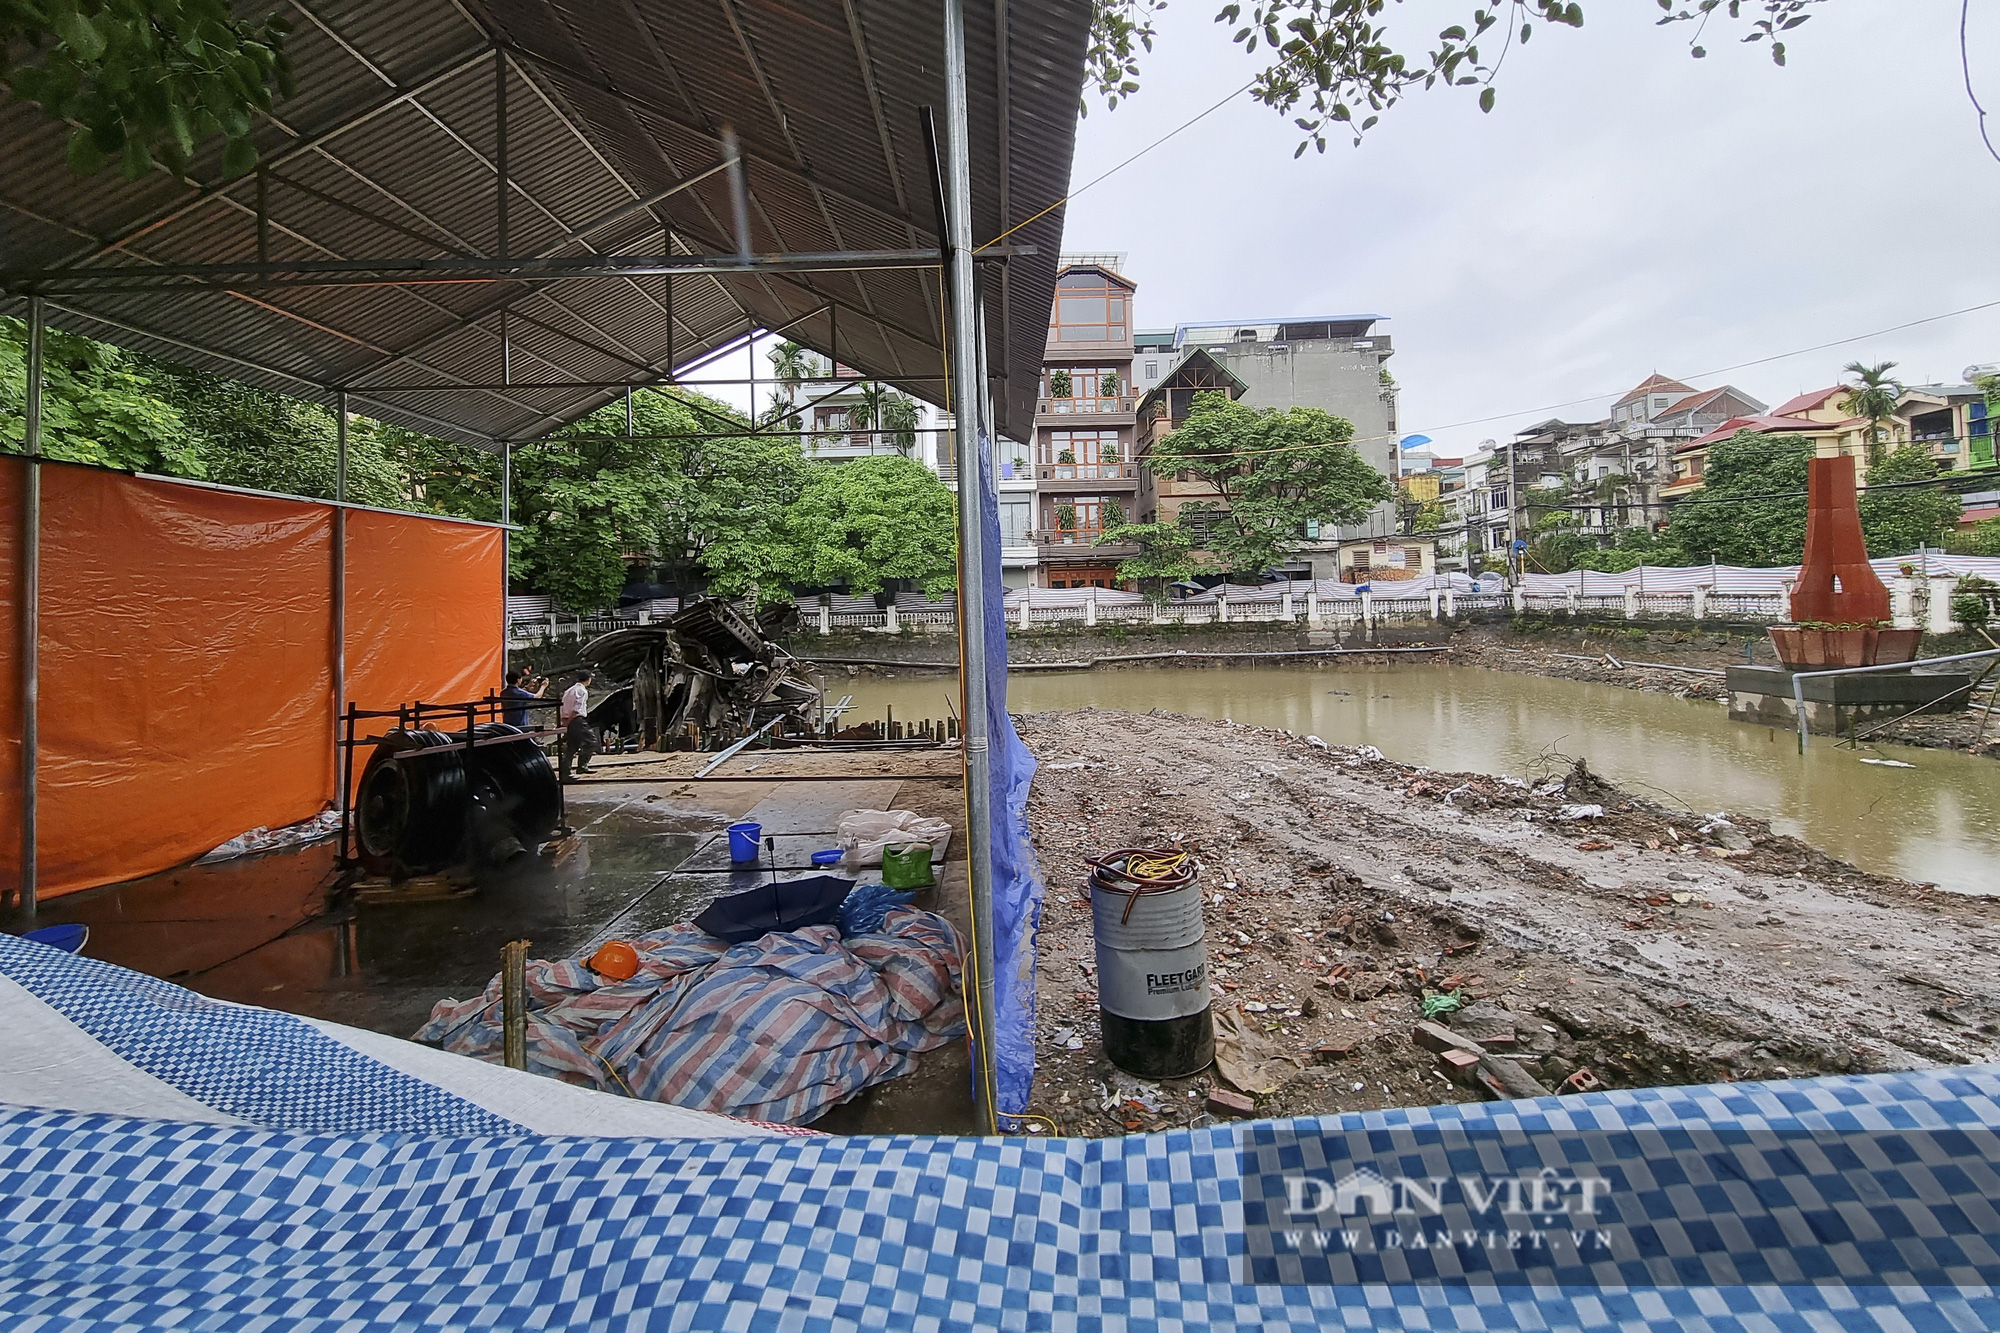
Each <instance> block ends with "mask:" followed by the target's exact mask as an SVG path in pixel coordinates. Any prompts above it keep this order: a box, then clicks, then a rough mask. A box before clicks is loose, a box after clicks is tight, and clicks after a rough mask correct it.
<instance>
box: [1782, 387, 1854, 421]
mask: <svg viewBox="0 0 2000 1333" xmlns="http://www.w3.org/2000/svg"><path fill="white" fill-rule="evenodd" d="M1846 392H1847V386H1846V385H1844V384H1836V385H1834V386H1833V387H1832V388H1831V389H1815V390H1813V391H1812V392H1811V393H1802V394H1800V395H1799V396H1798V397H1796V398H1793V399H1790V400H1788V401H1786V402H1782V403H1779V404H1778V405H1777V406H1776V407H1774V408H1772V409H1771V415H1772V416H1774V417H1789V416H1796V415H1797V414H1798V413H1800V412H1810V411H1812V410H1813V409H1814V408H1817V407H1821V406H1823V405H1824V404H1825V403H1826V400H1827V399H1829V398H1832V397H1833V396H1834V395H1836V394H1842V393H1846Z"/></svg>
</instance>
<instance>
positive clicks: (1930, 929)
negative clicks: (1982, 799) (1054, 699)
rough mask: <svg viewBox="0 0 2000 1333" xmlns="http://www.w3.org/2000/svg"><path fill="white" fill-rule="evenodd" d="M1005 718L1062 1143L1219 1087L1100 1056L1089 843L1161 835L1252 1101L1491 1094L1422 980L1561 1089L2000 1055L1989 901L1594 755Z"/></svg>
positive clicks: (1995, 946) (1997, 939)
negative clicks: (1250, 1065)
mask: <svg viewBox="0 0 2000 1333" xmlns="http://www.w3.org/2000/svg"><path fill="white" fill-rule="evenodd" d="M1022 734H1023V737H1024V739H1026V741H1027V743H1028V745H1029V746H1030V748H1032V749H1033V750H1034V751H1035V753H1036V754H1037V755H1038V756H1039V757H1040V758H1041V760H1042V761H1043V768H1042V770H1041V772H1040V774H1039V775H1038V776H1037V777H1036V779H1035V784H1034V788H1033V790H1032V793H1031V797H1030V822H1031V826H1032V830H1033V833H1034V837H1035V845H1036V848H1037V851H1038V853H1039V855H1040V859H1041V865H1042V870H1043V873H1044V875H1045V876H1046V878H1047V882H1048V884H1049V898H1048V906H1047V908H1046V911H1045V912H1044V915H1043V924H1042V935H1041V953H1040V981H1039V990H1038V1005H1039V1012H1038V1016H1037V1028H1038V1032H1037V1040H1038V1051H1037V1056H1038V1064H1039V1072H1038V1075H1037V1084H1036V1097H1035V1101H1034V1104H1033V1106H1032V1107H1031V1109H1032V1110H1033V1111H1034V1112H1035V1113H1036V1114H1039V1115H1043V1116H1046V1117H1048V1118H1049V1119H1050V1120H1051V1121H1053V1122H1054V1123H1055V1125H1056V1126H1057V1127H1058V1128H1059V1129H1060V1130H1061V1132H1064V1133H1069V1134H1082V1135H1092V1136H1095V1135H1106V1134H1119V1133H1125V1132H1129V1131H1132V1130H1146V1129H1153V1128H1156V1127H1159V1126H1162V1125H1184V1124H1188V1123H1190V1122H1193V1121H1196V1120H1199V1119H1200V1118H1201V1117H1202V1116H1203V1115H1206V1114H1209V1113H1210V1112H1209V1098H1210V1094H1211V1092H1212V1091H1214V1090H1216V1089H1217V1087H1218V1086H1220V1087H1221V1089H1222V1090H1223V1091H1229V1089H1228V1087H1227V1085H1226V1084H1222V1083H1219V1081H1218V1080H1217V1079H1216V1077H1215V1076H1214V1075H1213V1074H1212V1073H1211V1074H1207V1075H1202V1076H1199V1077H1196V1078H1194V1079H1188V1080H1179V1081H1170V1082H1168V1083H1165V1084H1162V1085H1159V1086H1157V1087H1153V1086H1140V1085H1136V1084H1134V1083H1133V1082H1132V1081H1131V1080H1129V1079H1126V1078H1124V1077H1123V1076H1121V1075H1118V1074H1117V1073H1116V1071H1114V1070H1113V1069H1112V1068H1111V1067H1110V1066H1109V1065H1108V1064H1107V1063H1106V1062H1105V1061H1104V1060H1103V1058H1102V1051H1101V1046H1100V1042H1099V1036H1098V1031H1097V1019H1096V1013H1097V1010H1096V984H1095V967H1094V947H1093V940H1092V933H1091V926H1090V912H1089V906H1088V902H1087V899H1086V896H1085V894H1084V892H1083V890H1082V884H1083V867H1082V858H1083V857H1084V856H1085V855H1086V854H1094V853H1097V852H1101V851H1103V850H1108V849H1111V848H1116V847H1121V846H1134V845H1155V846H1157V845H1166V844H1168V843H1172V842H1175V841H1178V842H1179V843H1180V845H1182V846H1183V847H1185V848H1188V849H1190V850H1192V851H1194V852H1195V854H1196V855H1197V857H1198V858H1199V860H1200V862H1201V866H1202V873H1201V883H1202V887H1203V894H1204V906H1203V911H1204V916H1205V919H1206V924H1207V931H1208V942H1209V947H1210V964H1211V967H1210V979H1211V986H1212V989H1213V992H1214V995H1215V997H1216V998H1215V1004H1216V1010H1217V1012H1218V1013H1220V1012H1222V1011H1224V1010H1234V1011H1235V1016H1236V1018H1237V1019H1239V1020H1240V1021H1241V1024H1242V1026H1243V1027H1244V1028H1245V1029H1246V1030H1247V1032H1248V1033H1249V1034H1250V1039H1251V1041H1252V1042H1253V1043H1261V1044H1262V1045H1263V1047H1264V1048H1265V1049H1264V1051H1263V1055H1264V1057H1265V1068H1266V1070H1267V1071H1271V1077H1269V1078H1268V1079H1267V1080H1262V1081H1265V1082H1268V1084H1269V1085H1270V1090H1269V1091H1267V1092H1263V1093H1261V1094H1260V1095H1257V1096H1255V1097H1253V1098H1252V1099H1251V1100H1252V1101H1253V1102H1254V1106H1255V1110H1256V1113H1257V1114H1260V1115H1298V1114H1317V1113H1331V1112H1338V1111H1348V1110H1361V1109H1369V1108H1379V1107H1386V1106H1401V1105H1417V1104H1434V1103H1439V1102H1446V1101H1464V1100H1472V1099H1476V1098H1479V1097H1482V1096H1484V1095H1485V1093H1484V1092H1483V1091H1482V1090H1480V1089H1479V1088H1478V1085H1477V1083H1476V1081H1474V1080H1473V1078H1472V1077H1471V1076H1470V1075H1460V1077H1463V1078H1465V1079H1466V1082H1464V1083H1460V1082H1456V1081H1453V1079H1452V1078H1449V1077H1447V1075H1446V1073H1445V1072H1443V1071H1444V1068H1445V1065H1444V1062H1442V1061H1441V1059H1440V1057H1439V1056H1438V1055H1436V1054H1434V1053H1432V1052H1431V1051H1429V1050H1425V1049H1423V1048H1421V1047H1419V1046H1417V1045H1415V1044H1413V1042H1412V1040H1411V1037H1412V1030H1413V1028H1414V1026H1415V1024H1416V1023H1417V1022H1418V1021H1419V1019H1420V1018H1421V1017H1422V1011H1423V1007H1424V1001H1425V999H1426V996H1427V993H1428V994H1429V995H1433V996H1435V995H1444V994H1451V995H1453V996H1454V997H1455V998H1456V999H1457V1000H1458V1001H1459V1002H1460V1003H1461V1004H1462V1005H1463V1007H1462V1008H1461V1009H1459V1010H1458V1011H1457V1012H1455V1013H1446V1014H1444V1015H1443V1016H1442V1017H1441V1018H1440V1020H1439V1021H1440V1022H1442V1023H1444V1024H1447V1025H1450V1026H1451V1027H1453V1028H1454V1029H1455V1030H1458V1031H1460V1032H1464V1033H1470V1034H1485V1035H1486V1036H1487V1037H1488V1038H1489V1039H1490V1047H1489V1049H1490V1050H1492V1051H1493V1052H1494V1053H1504V1054H1505V1055H1506V1056H1507V1057H1508V1058H1510V1059H1512V1060H1513V1061H1515V1062H1516V1064H1517V1065H1518V1068H1519V1070H1520V1072H1522V1073H1525V1074H1527V1075H1528V1076H1529V1077H1531V1078H1532V1079H1534V1080H1537V1081H1539V1082H1540V1083H1541V1084H1543V1085H1545V1086H1547V1087H1549V1088H1552V1089H1553V1088H1556V1087H1557V1086H1559V1085H1561V1084H1562V1083H1563V1082H1564V1081H1566V1080H1568V1079H1571V1078H1572V1077H1573V1076H1575V1075H1577V1074H1578V1072H1579V1071H1584V1070H1587V1071H1589V1075H1590V1078H1591V1079H1594V1080H1595V1081H1596V1082H1598V1083H1599V1084H1601V1085H1603V1086H1610V1087H1633V1086H1649V1085H1659V1084H1675V1083H1696V1082H1709V1081H1714V1080H1725V1079H1735V1078H1752V1077H1755V1078H1784V1077H1797V1076H1802V1075H1808V1074H1818V1073H1831V1072H1846V1071H1863V1070H1887V1069H1900V1068H1912V1067H1917V1066H1922V1065H1929V1064H1950V1063H1968V1062H1984V1061H1991V1060H1996V1059H2000V1003H1996V1000H1995V998H1994V987H1993V984H1992V978H1993V973H1994V964H1993V956H1994V954H1995V953H1996V952H2000V901H1995V900H1984V899H1969V898H1966V897H1964V896H1961V895H1951V894H1945V893H1941V892H1938V891H1936V890H1934V889H1931V888H1928V887H1925V886H1919V885H1914V884H1910V883H1907V882H1905V881H1900V880H1894V879H1886V878H1882V877H1879V876H1874V875H1869V874H1866V873H1863V872H1861V871H1859V870H1856V869H1854V868H1853V867H1852V866H1849V865H1846V864H1844V863H1842V862H1838V861H1835V860H1832V859H1831V858H1829V857H1827V856H1825V855H1823V854H1821V853H1819V852H1817V851H1815V850H1814V849H1812V848H1811V847H1809V846H1807V845H1805V844H1804V843H1801V842H1799V841H1797V840H1796V839H1792V838H1786V837H1781V836H1775V835H1773V834H1772V833H1771V832H1770V830H1769V828H1768V826H1766V825H1764V824H1762V823H1761V822H1758V821H1753V820H1748V819H1729V820H1726V821H1722V820H1717V819H1714V818H1711V817H1705V816H1699V815H1691V814H1688V813H1686V812H1679V811H1671V810H1667V809H1664V808H1662V807H1659V806H1656V805H1654V804H1652V803H1651V802H1648V801H1645V800H1642V799H1638V798H1635V797H1631V796H1629V795H1627V794H1625V793H1622V792H1619V791H1617V790H1614V789H1612V788H1610V787H1608V786H1605V785H1604V784H1602V783H1601V782H1598V781H1597V780H1596V779H1595V778H1593V777H1592V776H1591V775H1590V774H1589V773H1588V772H1587V771H1577V770H1573V769H1562V770H1557V771H1551V772H1545V773H1535V774H1528V775H1524V777H1525V778H1526V785H1516V784H1514V783H1509V782H1505V781H1502V780H1499V779H1495V778H1490V777H1483V776H1479V775H1472V774H1461V773H1444V772H1438V771H1431V770H1426V769H1420V768H1414V767H1411V766H1409V765H1404V764H1397V763H1392V762H1389V761H1387V760H1384V759H1382V758H1380V756H1379V755H1378V754H1377V753H1376V752H1374V751H1372V750H1369V749H1365V748H1364V749H1361V750H1354V749H1347V748H1344V747H1332V748H1325V747H1322V746H1320V745H1317V744H1314V743H1312V742H1311V741H1308V740H1307V739H1305V738H1303V737H1297V736H1292V735H1290V734H1288V733H1285V732H1282V731H1273V730H1268V729H1260V728H1253V727H1247V726H1240V725H1235V724H1231V723H1227V722H1214V721H1209V720H1206V719H1200V718H1191V717H1185V716H1178V715H1169V714H1163V713H1157V712H1156V713H1148V714H1143V715H1142V714H1134V713H1117V712H1100V711H1096V710H1084V711H1081V712H1074V713H1062V714H1036V715H1031V716H1029V717H1028V718H1026V719H1025V720H1024V722H1023V728H1022ZM1591 807H1596V808H1600V809H1601V810H1602V813H1601V814H1591V813H1589V810H1590V808H1591ZM1433 1007H1434V1008H1436V1007H1438V1005H1437V1002H1435V1001H1434V1002H1433ZM1510 1038H1511V1039H1510Z"/></svg>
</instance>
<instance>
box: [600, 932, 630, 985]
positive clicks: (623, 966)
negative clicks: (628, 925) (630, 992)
mask: <svg viewBox="0 0 2000 1333" xmlns="http://www.w3.org/2000/svg"><path fill="white" fill-rule="evenodd" d="M590 969H591V971H593V972H595V973H597V974H598V975H599V976H601V977H609V978H610V979H611V980H613V981H629V980H631V979H632V977H633V976H634V975H635V974H636V973H637V972H638V971H639V951H638V950H637V949H635V948H633V947H632V946H631V945H629V944H627V943H626V942H625V941H624V940H606V941H605V942H604V943H603V944H600V945H598V946H597V952H596V953H594V954H592V955H591V956H590Z"/></svg>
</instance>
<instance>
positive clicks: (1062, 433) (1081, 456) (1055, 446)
mask: <svg viewBox="0 0 2000 1333" xmlns="http://www.w3.org/2000/svg"><path fill="white" fill-rule="evenodd" d="M1129 461H1130V460H1129V459H1127V458H1126V457H1125V451H1124V449H1123V448H1121V447H1120V445H1119V443H1118V432H1117V431H1115V430H1052V431H1049V432H1048V433H1047V434H1046V435H1044V436H1043V437H1042V440H1041V443H1040V444H1039V445H1038V446H1036V458H1035V462H1036V464H1037V466H1041V467H1053V468H1054V469H1055V474H1054V479H1055V480H1058V481H1074V480H1085V481H1088V480H1090V479H1092V478H1099V477H1122V476H1124V475H1126V473H1125V468H1126V466H1127V464H1128V463H1129Z"/></svg>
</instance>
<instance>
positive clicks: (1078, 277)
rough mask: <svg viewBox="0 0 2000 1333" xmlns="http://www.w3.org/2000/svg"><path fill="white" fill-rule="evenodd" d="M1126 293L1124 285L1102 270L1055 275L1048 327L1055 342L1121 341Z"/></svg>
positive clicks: (1125, 324)
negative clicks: (1107, 275) (1058, 276)
mask: <svg viewBox="0 0 2000 1333" xmlns="http://www.w3.org/2000/svg"><path fill="white" fill-rule="evenodd" d="M1128 297H1129V292H1128V291H1127V289H1126V288H1125V287H1123V286H1121V285H1120V284H1118V283H1116V282H1113V281H1112V280H1111V279H1109V278H1107V277H1105V276H1104V275H1103V274H1101V273H1091V272H1081V273H1065V274H1063V275H1062V277H1060V278H1058V279H1056V308H1055V314H1054V317H1053V318H1052V319H1050V321H1049V331H1050V332H1051V333H1053V334H1054V335H1055V341H1056V342H1058V343H1076V342H1094V343H1103V342H1124V341H1125V338H1126V335H1127V330H1128V329H1129V328H1130V326H1129V325H1128V324H1127V323H1126V318H1125V312H1126V305H1127V299H1128Z"/></svg>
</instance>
